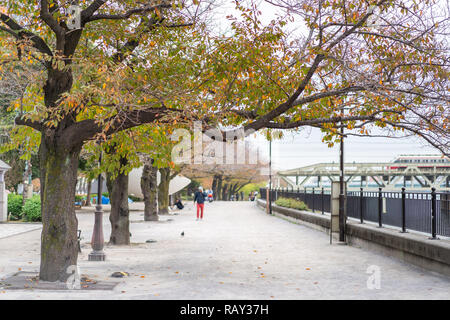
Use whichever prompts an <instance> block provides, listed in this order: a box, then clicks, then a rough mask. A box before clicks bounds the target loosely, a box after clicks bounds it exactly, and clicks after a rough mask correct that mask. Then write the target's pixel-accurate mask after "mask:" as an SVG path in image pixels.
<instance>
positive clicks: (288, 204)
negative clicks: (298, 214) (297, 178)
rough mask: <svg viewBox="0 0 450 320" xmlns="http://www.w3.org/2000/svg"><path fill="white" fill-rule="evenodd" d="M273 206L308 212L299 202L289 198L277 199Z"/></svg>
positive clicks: (301, 202) (305, 206) (302, 203)
mask: <svg viewBox="0 0 450 320" xmlns="http://www.w3.org/2000/svg"><path fill="white" fill-rule="evenodd" d="M275 204H276V205H277V206H280V207H285V208H292V209H296V210H308V206H307V205H306V204H305V203H304V202H303V201H300V200H295V199H290V198H279V199H278V200H277V201H275Z"/></svg>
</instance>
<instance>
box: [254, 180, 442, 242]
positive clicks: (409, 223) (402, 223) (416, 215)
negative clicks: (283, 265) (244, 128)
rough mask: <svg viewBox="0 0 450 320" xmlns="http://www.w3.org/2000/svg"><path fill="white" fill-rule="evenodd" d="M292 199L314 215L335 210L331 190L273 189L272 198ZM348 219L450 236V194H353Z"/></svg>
mask: <svg viewBox="0 0 450 320" xmlns="http://www.w3.org/2000/svg"><path fill="white" fill-rule="evenodd" d="M260 194H261V198H262V199H266V189H265V188H263V189H261V190H260ZM281 197H284V198H292V199H297V200H300V201H303V202H304V203H305V204H306V205H307V206H308V208H309V209H310V210H311V211H313V212H319V213H322V214H324V213H325V212H330V211H331V208H330V207H331V195H330V190H325V189H324V188H305V189H302V190H300V189H296V190H293V189H281V188H278V189H272V191H271V199H273V201H276V200H277V199H279V198H281ZM346 212H347V217H351V218H355V219H359V220H360V222H361V223H364V221H371V222H375V223H378V226H379V227H382V226H383V225H389V226H395V227H399V228H401V229H402V232H406V231H407V230H414V231H420V232H424V233H429V234H431V237H432V238H436V237H437V235H441V236H445V237H450V193H441V192H436V191H435V189H434V188H433V189H432V190H431V192H429V193H420V192H407V191H406V190H405V189H404V188H403V189H402V191H401V192H385V191H383V190H382V189H381V188H380V189H379V190H378V191H364V190H363V189H362V188H361V190H360V191H351V192H348V193H347V197H346Z"/></svg>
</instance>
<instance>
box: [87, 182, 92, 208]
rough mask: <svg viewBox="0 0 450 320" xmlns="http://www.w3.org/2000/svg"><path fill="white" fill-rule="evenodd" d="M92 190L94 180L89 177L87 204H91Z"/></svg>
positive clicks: (88, 205)
mask: <svg viewBox="0 0 450 320" xmlns="http://www.w3.org/2000/svg"><path fill="white" fill-rule="evenodd" d="M91 192H92V180H90V179H89V181H88V185H87V196H86V206H87V207H90V206H91Z"/></svg>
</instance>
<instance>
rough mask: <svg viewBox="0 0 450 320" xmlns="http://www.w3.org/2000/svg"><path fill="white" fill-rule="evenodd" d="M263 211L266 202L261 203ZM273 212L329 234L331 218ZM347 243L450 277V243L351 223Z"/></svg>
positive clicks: (289, 211) (274, 207) (279, 209)
mask: <svg viewBox="0 0 450 320" xmlns="http://www.w3.org/2000/svg"><path fill="white" fill-rule="evenodd" d="M257 204H258V205H259V206H261V207H263V208H264V209H265V208H266V201H264V200H261V199H258V200H257ZM272 212H273V213H274V214H275V215H281V216H283V218H287V219H288V220H291V221H292V222H295V223H300V224H302V225H305V226H308V227H311V228H314V229H316V230H321V231H324V232H327V233H329V231H330V216H328V215H321V214H317V213H311V212H306V211H299V210H295V209H290V208H283V207H279V206H277V205H275V204H272ZM346 234H347V243H348V244H349V245H353V246H357V247H361V248H365V249H369V250H374V251H377V252H378V253H381V254H383V255H387V256H391V257H395V258H397V259H400V260H402V261H405V262H408V263H411V264H414V265H416V266H419V267H422V268H425V269H428V270H432V271H435V272H438V273H441V274H444V275H447V276H450V241H448V240H431V239H429V238H428V237H427V236H425V235H420V234H417V233H400V232H399V231H397V230H395V229H391V228H378V227H377V226H375V225H370V224H360V223H359V222H356V221H352V220H348V222H347V230H346Z"/></svg>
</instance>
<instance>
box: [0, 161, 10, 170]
mask: <svg viewBox="0 0 450 320" xmlns="http://www.w3.org/2000/svg"><path fill="white" fill-rule="evenodd" d="M9 169H11V167H10V166H8V165H7V164H6V163H5V162H3V161H2V160H0V171H8V170H9Z"/></svg>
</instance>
